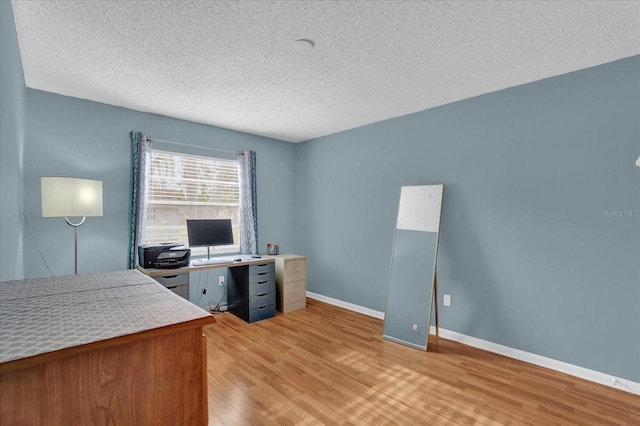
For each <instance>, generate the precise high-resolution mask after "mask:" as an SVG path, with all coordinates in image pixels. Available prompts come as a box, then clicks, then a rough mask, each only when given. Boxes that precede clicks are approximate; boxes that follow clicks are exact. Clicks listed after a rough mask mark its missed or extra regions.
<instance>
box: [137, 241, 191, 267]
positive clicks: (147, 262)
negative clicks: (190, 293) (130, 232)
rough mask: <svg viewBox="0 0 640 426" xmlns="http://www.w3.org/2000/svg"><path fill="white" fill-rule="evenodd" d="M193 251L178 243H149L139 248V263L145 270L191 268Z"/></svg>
mask: <svg viewBox="0 0 640 426" xmlns="http://www.w3.org/2000/svg"><path fill="white" fill-rule="evenodd" d="M190 257H191V249H190V248H188V247H185V246H182V245H180V244H178V243H149V244H141V245H139V246H138V263H139V264H140V266H142V267H143V268H157V269H170V268H181V267H184V266H189V258H190Z"/></svg>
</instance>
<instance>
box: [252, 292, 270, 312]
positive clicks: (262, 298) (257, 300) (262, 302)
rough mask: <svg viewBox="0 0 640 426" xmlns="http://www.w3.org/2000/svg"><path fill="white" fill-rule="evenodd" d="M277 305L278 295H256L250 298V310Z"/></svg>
mask: <svg viewBox="0 0 640 426" xmlns="http://www.w3.org/2000/svg"><path fill="white" fill-rule="evenodd" d="M274 303H276V293H275V292H273V291H272V292H270V293H264V294H256V295H255V296H249V309H254V308H259V307H261V306H267V305H273V304H274Z"/></svg>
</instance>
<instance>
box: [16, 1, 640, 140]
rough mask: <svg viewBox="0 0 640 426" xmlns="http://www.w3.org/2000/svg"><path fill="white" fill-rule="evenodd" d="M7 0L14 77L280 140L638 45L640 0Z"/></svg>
mask: <svg viewBox="0 0 640 426" xmlns="http://www.w3.org/2000/svg"><path fill="white" fill-rule="evenodd" d="M12 3H13V9H14V15H15V20H16V28H17V32H18V41H19V45H20V52H21V55H22V62H23V68H24V74H25V80H26V84H27V86H28V87H31V88H35V89H40V90H45V91H49V92H54V93H60V94H63V95H67V96H73V97H77V98H83V99H89V100H93V101H97V102H103V103H106V104H112V105H117V106H122V107H126V108H131V109H134V110H139V111H146V112H152V113H156V114H162V115H166V116H170V117H177V118H181V119H185V120H191V121H195V122H199V123H205V124H211V125H215V126H219V127H224V128H228V129H234V130H239V131H242V132H247V133H252V134H257V135H262V136H267V137H272V138H276V139H282V140H286V141H290V142H299V141H304V140H308V139H312V138H316V137H319V136H323V135H327V134H331V133H335V132H339V131H342V130H347V129H351V128H354V127H358V126H362V125H365V124H369V123H373V122H376V121H380V120H384V119H388V118H392V117H397V116H401V115H405V114H408V113H412V112H417V111H422V110H425V109H428V108H432V107H435V106H438V105H443V104H447V103H450V102H454V101H458V100H461V99H465V98H469V97H473V96H477V95H481V94H483V93H488V92H492V91H495V90H500V89H504V88H507V87H512V86H516V85H520V84H524V83H527V82H531V81H535V80H540V79H543V78H547V77H551V76H554V75H559V74H564V73H567V72H570V71H575V70H578V69H582V68H586V67H590V66H594V65H598V64H602V63H606V62H610V61H613V60H616V59H620V58H625V57H629V56H633V55H637V54H640V2H639V1H535V2H533V1H529V2H527V1H495V2H493V1H491V2H490V1H482V2H481V1H438V2H435V1H132V0H128V1H104V0H101V1H68V0H65V1H51V0H47V1H22V0H17V1H16V0H14V1H13V2H12ZM301 38H307V39H311V40H313V41H314V42H315V47H314V48H313V49H300V48H298V47H295V46H294V42H295V41H296V40H298V39H301Z"/></svg>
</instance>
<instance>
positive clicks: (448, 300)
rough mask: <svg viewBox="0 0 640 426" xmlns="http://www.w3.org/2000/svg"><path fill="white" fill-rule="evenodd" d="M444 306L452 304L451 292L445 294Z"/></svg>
mask: <svg viewBox="0 0 640 426" xmlns="http://www.w3.org/2000/svg"><path fill="white" fill-rule="evenodd" d="M444 306H451V295H450V294H445V295H444Z"/></svg>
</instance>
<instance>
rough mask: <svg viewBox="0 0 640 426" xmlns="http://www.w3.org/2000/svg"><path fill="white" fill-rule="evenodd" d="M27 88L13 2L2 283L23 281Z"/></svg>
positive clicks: (5, 93) (6, 11)
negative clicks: (24, 154) (23, 179)
mask: <svg viewBox="0 0 640 426" xmlns="http://www.w3.org/2000/svg"><path fill="white" fill-rule="evenodd" d="M24 97H25V85H24V74H23V72H22V62H21V60H20V50H19V49H18V38H17V36H16V27H15V24H14V21H13V10H12V9H11V2H9V1H0V281H6V280H13V279H19V278H22V274H23V270H22V219H21V216H20V207H21V203H22V202H21V193H22V181H21V176H22V147H23V144H24V132H23V131H24V110H25V109H24Z"/></svg>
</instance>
